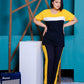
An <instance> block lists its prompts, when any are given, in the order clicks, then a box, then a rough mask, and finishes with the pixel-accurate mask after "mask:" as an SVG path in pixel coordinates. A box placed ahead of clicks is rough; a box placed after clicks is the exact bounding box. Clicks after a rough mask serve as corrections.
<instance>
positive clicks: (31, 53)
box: [19, 41, 43, 84]
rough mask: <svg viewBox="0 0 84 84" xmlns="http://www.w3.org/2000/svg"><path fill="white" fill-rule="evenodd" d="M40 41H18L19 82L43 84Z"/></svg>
mask: <svg viewBox="0 0 84 84" xmlns="http://www.w3.org/2000/svg"><path fill="white" fill-rule="evenodd" d="M41 44H42V41H20V43H19V71H20V72H21V84H43V50H42V46H41Z"/></svg>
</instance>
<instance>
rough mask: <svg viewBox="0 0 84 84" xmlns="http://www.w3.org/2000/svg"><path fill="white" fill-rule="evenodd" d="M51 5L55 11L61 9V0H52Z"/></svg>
mask: <svg viewBox="0 0 84 84" xmlns="http://www.w3.org/2000/svg"><path fill="white" fill-rule="evenodd" d="M52 4H53V7H54V8H55V9H59V8H60V7H61V0H54V1H53V2H52Z"/></svg>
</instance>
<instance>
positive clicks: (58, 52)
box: [52, 46, 64, 84]
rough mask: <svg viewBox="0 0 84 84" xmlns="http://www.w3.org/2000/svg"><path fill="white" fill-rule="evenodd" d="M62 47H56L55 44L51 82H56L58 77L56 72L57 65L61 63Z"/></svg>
mask: <svg viewBox="0 0 84 84" xmlns="http://www.w3.org/2000/svg"><path fill="white" fill-rule="evenodd" d="M63 49H64V47H56V46H55V51H54V53H55V59H54V67H53V70H54V71H53V75H52V78H53V81H54V82H53V84H57V77H58V73H59V67H60V63H61V56H62V53H63Z"/></svg>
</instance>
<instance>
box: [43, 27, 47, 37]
mask: <svg viewBox="0 0 84 84" xmlns="http://www.w3.org/2000/svg"><path fill="white" fill-rule="evenodd" d="M46 32H47V26H45V27H44V32H43V36H44V35H45V33H46Z"/></svg>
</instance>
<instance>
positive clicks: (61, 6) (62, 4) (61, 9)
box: [50, 0, 63, 11]
mask: <svg viewBox="0 0 84 84" xmlns="http://www.w3.org/2000/svg"><path fill="white" fill-rule="evenodd" d="M53 1H54V0H51V3H50V6H51V8H53V4H52V2H53ZM62 9H63V0H61V7H60V8H59V10H60V11H61V10H62Z"/></svg>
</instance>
